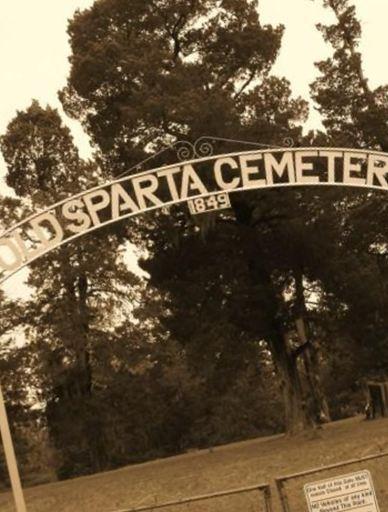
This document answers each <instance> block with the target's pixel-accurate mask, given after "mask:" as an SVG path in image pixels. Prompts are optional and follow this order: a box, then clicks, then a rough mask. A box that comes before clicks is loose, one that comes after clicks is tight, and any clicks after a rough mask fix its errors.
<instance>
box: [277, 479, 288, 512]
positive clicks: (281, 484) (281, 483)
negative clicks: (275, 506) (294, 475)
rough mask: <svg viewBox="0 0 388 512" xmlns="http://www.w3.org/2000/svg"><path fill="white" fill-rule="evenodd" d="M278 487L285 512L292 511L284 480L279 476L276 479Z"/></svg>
mask: <svg viewBox="0 0 388 512" xmlns="http://www.w3.org/2000/svg"><path fill="white" fill-rule="evenodd" d="M275 482H276V487H277V489H278V493H279V497H280V503H281V505H282V510H283V512H291V510H290V505H289V503H288V497H287V494H286V492H285V489H284V480H283V479H282V478H277V479H276V480H275Z"/></svg>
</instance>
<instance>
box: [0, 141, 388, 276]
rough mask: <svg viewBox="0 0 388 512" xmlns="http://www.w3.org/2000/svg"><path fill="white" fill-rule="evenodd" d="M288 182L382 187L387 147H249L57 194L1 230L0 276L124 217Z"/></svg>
mask: <svg viewBox="0 0 388 512" xmlns="http://www.w3.org/2000/svg"><path fill="white" fill-rule="evenodd" d="M195 156H198V153H196V152H195ZM295 185H315V186H316V185H345V186H351V187H367V188H372V189H388V154H387V153H382V152H378V151H369V150H355V149H341V148H282V149H265V150H253V151H252V150H250V151H242V152H237V153H228V154H222V155H215V156H214V155H210V156H209V155H208V156H202V157H199V158H195V159H192V160H185V161H183V162H179V163H176V164H172V165H168V166H164V167H159V168H156V169H151V170H148V171H143V172H138V173H136V174H133V175H130V176H126V177H124V178H121V179H117V180H115V181H112V182H110V183H106V184H103V185H101V186H98V187H95V188H93V189H90V190H87V191H84V192H80V193H79V194H76V195H74V196H72V197H69V198H68V199H64V200H62V201H60V202H58V203H56V204H53V205H52V206H50V207H48V208H47V209H45V210H44V211H41V212H39V213H36V214H34V215H32V216H30V217H29V218H27V219H25V220H24V221H22V222H20V223H18V224H17V225H15V226H13V227H11V228H10V229H8V230H6V231H5V232H4V233H3V234H2V235H1V237H0V283H1V282H4V281H5V280H6V279H8V278H9V277H10V276H12V275H13V274H15V273H16V272H17V271H18V270H20V269H21V268H23V267H24V266H26V265H28V264H29V263H31V262H32V261H34V260H35V259H37V258H39V257H40V256H42V255H44V254H46V253H47V252H49V251H51V250H53V249H55V248H56V247H59V246H60V245H62V244H64V243H66V242H69V241H71V240H74V239H76V238H78V237H80V236H82V235H84V234H86V233H90V232H91V231H93V230H96V229H98V228H100V227H103V226H106V225H108V224H111V223H114V222H117V221H119V220H121V219H124V218H127V217H131V216H135V215H139V214H141V213H143V212H148V211H151V210H156V209H158V208H162V207H168V206H170V205H173V204H178V203H185V202H186V203H188V205H189V208H190V211H191V213H192V214H196V213H202V212H205V211H208V210H209V209H218V208H227V207H228V206H230V203H229V194H230V193H234V192H241V191H248V190H255V189H256V190H257V189H266V188H270V187H287V186H295Z"/></svg>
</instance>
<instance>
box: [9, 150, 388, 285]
mask: <svg viewBox="0 0 388 512" xmlns="http://www.w3.org/2000/svg"><path fill="white" fill-rule="evenodd" d="M194 149H195V148H194ZM301 151H310V152H311V151H314V152H317V153H318V156H319V153H320V152H322V151H324V152H336V153H346V152H351V153H352V154H362V155H365V154H367V155H375V156H380V157H382V158H385V159H387V158H388V154H387V153H383V152H380V151H369V150H368V151H366V150H355V149H349V148H325V147H323V148H311V147H310V148H291V149H288V150H287V149H285V148H276V149H271V150H269V149H265V150H259V151H258V150H251V151H245V152H241V151H240V152H235V153H226V154H222V155H211V156H204V157H201V158H194V159H192V160H186V161H184V163H175V164H171V165H167V166H163V167H160V168H156V169H151V170H148V171H143V172H140V173H137V174H135V175H132V176H129V177H124V178H120V179H116V180H114V181H111V182H108V183H105V184H102V185H99V186H97V187H93V188H91V189H89V190H86V191H83V192H80V193H78V194H75V195H74V196H71V197H69V198H66V199H63V200H61V201H59V202H57V203H55V204H53V205H52V206H50V207H49V208H47V209H45V210H42V211H39V212H37V213H35V214H33V215H31V216H29V217H27V218H26V219H24V220H23V221H21V222H19V223H17V224H15V225H14V226H12V227H11V228H9V229H7V230H5V231H4V232H3V233H2V234H1V236H0V240H1V239H2V238H5V237H7V236H8V235H9V234H10V233H12V232H14V231H15V230H17V229H18V228H21V227H23V226H25V225H28V224H29V223H30V222H31V221H33V220H34V219H37V218H38V217H40V216H42V215H44V214H47V213H50V212H53V211H55V210H56V209H57V208H59V207H61V206H62V205H64V204H66V203H68V202H70V201H74V200H76V199H80V198H82V197H84V196H86V195H87V194H91V193H93V192H97V191H100V190H103V189H106V188H109V187H112V186H113V185H115V184H120V183H124V182H126V181H129V182H130V181H131V180H133V179H135V178H139V177H142V176H146V175H156V174H157V173H158V172H161V171H163V172H164V171H168V170H169V169H170V170H173V169H175V170H176V169H177V168H179V167H182V166H190V165H195V164H198V163H201V162H205V161H214V160H217V159H224V158H226V159H228V158H229V159H230V158H233V157H237V156H238V157H243V158H245V157H249V156H250V155H258V156H259V155H264V154H265V153H279V152H292V153H298V152H301ZM307 185H310V186H341V187H344V186H346V187H353V188H368V189H374V190H386V188H383V187H381V186H377V185H366V184H360V183H350V184H348V183H346V184H344V183H342V182H334V181H326V182H319V183H315V182H314V183H294V182H293V183H290V182H284V183H265V184H260V185H254V186H244V185H242V186H237V187H235V188H233V189H222V190H221V189H220V190H211V191H208V192H206V193H198V194H193V195H191V196H190V197H185V198H181V197H180V198H176V199H173V200H170V201H164V202H162V203H161V204H157V205H152V206H148V207H144V208H141V209H140V210H139V211H131V212H129V213H125V214H123V215H120V216H119V217H117V218H109V219H107V220H105V221H104V222H101V223H99V224H97V225H92V226H90V227H88V228H87V229H85V230H84V231H82V232H79V233H75V234H72V235H71V236H68V237H67V238H65V239H63V240H61V242H59V243H58V244H57V245H55V246H51V247H48V248H46V249H45V250H42V251H40V252H39V253H38V254H37V255H36V256H34V257H30V258H29V259H28V260H27V261H25V262H24V263H23V264H21V265H20V266H18V267H17V268H16V269H15V270H12V271H10V272H9V273H7V274H6V275H5V276H4V275H3V276H2V277H1V278H0V284H1V283H4V282H5V281H6V280H7V279H9V278H10V277H12V276H13V275H14V274H16V273H17V272H18V271H19V270H21V269H22V268H25V267H26V266H28V265H29V264H30V263H32V262H33V261H35V260H36V259H38V258H40V257H41V256H44V255H45V254H47V253H48V252H51V251H53V250H55V249H57V248H59V247H61V246H62V245H64V244H65V243H68V242H71V241H73V240H75V239H77V238H79V237H81V236H83V235H86V234H88V233H91V232H92V231H95V230H97V229H99V228H101V227H105V226H107V225H110V224H113V223H115V222H118V221H121V220H123V219H126V218H130V217H133V216H137V215H140V214H142V213H146V212H151V211H154V210H158V209H160V208H164V207H168V206H171V205H173V204H180V203H185V202H187V201H188V200H195V199H198V198H202V197H208V196H211V195H217V194H221V193H225V192H227V193H234V192H242V191H247V190H250V191H251V190H261V189H269V188H284V187H295V186H307Z"/></svg>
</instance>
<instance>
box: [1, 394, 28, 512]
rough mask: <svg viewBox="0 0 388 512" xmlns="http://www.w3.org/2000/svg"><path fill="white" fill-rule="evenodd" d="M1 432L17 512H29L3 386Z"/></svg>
mask: <svg viewBox="0 0 388 512" xmlns="http://www.w3.org/2000/svg"><path fill="white" fill-rule="evenodd" d="M0 432H1V439H2V441H3V448H4V455H5V460H6V463H7V468H8V473H9V478H10V481H11V486H12V492H13V497H14V500H15V505H16V512H27V508H26V503H25V501H24V495H23V489H22V484H21V481H20V475H19V470H18V465H17V462H16V456H15V450H14V447H13V443H12V437H11V431H10V429H9V423H8V417H7V411H6V408H5V403H4V397H3V392H2V390H1V386H0Z"/></svg>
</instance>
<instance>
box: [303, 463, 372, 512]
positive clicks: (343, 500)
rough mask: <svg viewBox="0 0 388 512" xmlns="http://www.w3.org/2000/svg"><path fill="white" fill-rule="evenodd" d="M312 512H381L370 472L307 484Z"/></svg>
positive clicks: (308, 500)
mask: <svg viewBox="0 0 388 512" xmlns="http://www.w3.org/2000/svg"><path fill="white" fill-rule="evenodd" d="M304 492H305V495H306V499H307V504H308V506H309V511H310V512H342V511H346V510H349V511H350V510H351V511H352V512H380V509H379V506H378V503H377V499H376V493H375V490H374V487H373V482H372V476H371V474H370V473H369V471H358V472H357V473H352V474H351V475H345V476H338V477H336V478H330V479H328V480H321V481H320V482H314V483H311V484H306V485H305V486H304Z"/></svg>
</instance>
